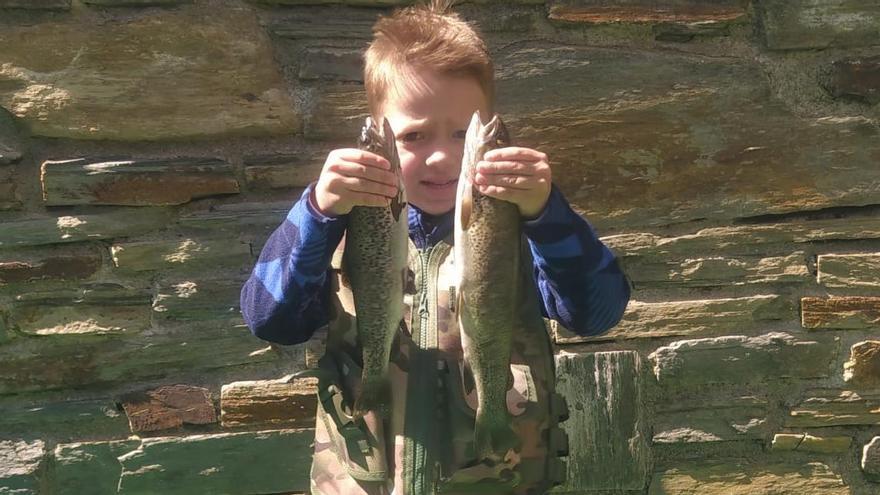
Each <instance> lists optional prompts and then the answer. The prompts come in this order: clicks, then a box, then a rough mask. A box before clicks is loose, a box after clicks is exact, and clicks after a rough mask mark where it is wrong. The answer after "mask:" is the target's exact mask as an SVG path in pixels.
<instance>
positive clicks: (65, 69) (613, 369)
mask: <svg viewBox="0 0 880 495" xmlns="http://www.w3.org/2000/svg"><path fill="white" fill-rule="evenodd" d="M398 3H405V2H396V1H394V0H375V1H370V0H338V1H335V2H329V1H327V2H324V1H318V0H250V1H245V0H190V1H185V0H0V493H2V494H6V493H9V494H12V493H14V494H34V493H39V494H48V495H55V494H78V495H79V494H86V493H95V494H105V493H122V494H126V495H129V494H155V493H163V494H187V495H189V494H193V493H228V494H270V493H275V494H278V493H291V492H305V491H307V490H308V465H309V457H310V449H309V444H310V441H311V438H312V432H311V429H310V428H311V425H312V419H313V410H314V405H315V402H314V400H315V399H314V396H313V390H314V383H313V382H310V381H308V380H291V379H289V378H288V376H289V374H290V373H292V372H294V371H297V370H300V369H303V368H305V367H307V366H310V365H312V364H313V362H314V356H315V354H316V352H320V347H321V343H320V338H316V339H314V341H313V342H312V343H310V344H308V345H305V346H299V347H292V348H285V347H279V346H270V345H268V344H266V343H264V342H261V341H259V340H257V339H255V338H253V337H252V336H251V335H250V334H249V333H248V332H247V330H246V328H245V327H244V325H243V323H242V320H241V317H240V315H239V312H238V307H237V305H238V291H239V287H240V284H241V283H242V281H243V280H244V279H245V278H246V277H247V274H248V272H249V269H250V267H251V266H252V264H253V262H254V261H255V257H256V255H257V254H258V253H259V251H260V248H261V246H262V243H263V242H264V240H265V239H266V237H267V236H268V234H269V233H270V232H271V230H272V229H273V228H274V227H275V226H276V225H277V224H278V223H279V222H280V221H281V219H282V218H283V217H284V215H285V213H286V211H287V209H288V208H289V206H290V204H291V202H292V201H293V200H294V199H295V198H297V197H298V195H299V192H300V191H301V190H302V188H303V187H304V186H305V185H306V184H307V183H308V182H309V181H311V180H313V179H314V178H315V176H316V174H317V173H318V171H319V170H320V166H321V164H322V162H323V157H324V156H325V155H326V153H327V151H329V150H330V149H332V148H334V147H337V146H340V145H346V146H349V145H351V143H352V141H353V139H354V137H355V135H356V132H357V129H358V127H359V124H360V122H361V118H362V117H363V115H364V108H365V102H364V95H363V93H362V87H361V74H360V60H359V55H360V52H361V50H362V49H363V47H364V44H365V43H366V41H367V40H368V39H369V36H370V26H371V25H372V23H373V21H374V20H375V18H376V16H377V15H379V14H381V13H384V12H387V11H388V9H389V8H390V6H392V5H395V4H398ZM459 11H460V12H461V13H462V14H463V15H464V16H465V17H466V18H467V19H469V20H472V21H474V22H476V23H478V24H479V26H480V27H481V28H482V30H483V32H484V33H485V35H486V37H487V39H488V41H489V44H490V46H491V50H492V52H493V55H494V57H495V59H496V62H497V68H498V71H497V72H498V85H499V88H498V94H499V110H500V112H501V113H502V114H503V115H504V117H506V119H507V121H508V122H509V124H510V127H511V129H512V132H513V134H514V136H515V138H516V139H517V140H518V141H519V142H521V143H522V144H524V145H528V146H532V147H537V148H539V149H541V150H544V151H546V152H547V153H548V154H549V155H550V157H551V160H552V162H553V165H554V179H555V181H556V182H557V184H558V185H559V186H560V187H561V188H562V190H563V191H564V192H565V194H566V195H567V197H568V198H570V200H571V201H572V203H573V205H574V206H575V208H576V209H577V210H578V211H579V212H582V213H583V214H584V215H585V216H587V217H588V218H589V219H590V220H591V221H592V222H593V224H594V225H595V226H596V228H597V229H598V231H599V232H600V234H601V235H602V236H603V239H604V240H605V241H606V242H607V243H608V244H609V245H610V246H611V247H612V248H613V249H614V250H615V251H616V252H617V253H618V254H619V255H620V256H621V258H622V260H623V262H624V265H625V268H626V270H627V272H628V274H629V275H630V277H631V279H632V282H633V284H634V288H635V290H634V300H633V302H632V303H631V305H630V307H629V308H628V310H627V313H626V315H625V317H624V319H623V321H622V322H621V323H620V325H618V326H617V327H616V328H615V329H614V330H612V331H611V332H610V333H609V334H607V335H606V336H603V337H601V338H593V339H584V338H580V337H577V336H576V335H573V334H571V333H569V332H567V331H566V330H565V329H563V328H552V329H551V330H552V332H553V337H554V339H555V341H556V342H557V344H558V352H559V355H558V359H557V363H558V372H559V386H560V389H561V390H564V391H565V392H566V394H567V396H568V399H569V405H570V419H569V421H568V422H567V423H566V429H567V430H568V433H569V436H570V455H569V462H568V479H569V481H568V482H567V484H566V485H564V486H563V487H560V489H559V493H569V494H615V495H623V494H651V495H660V494H668V495H673V494H692V493H700V494H706V495H721V494H725V495H727V494H748V495H769V494H780V493H796V494H799V495H805V494H810V495H820V494H821V495H838V494H853V495H867V494H876V493H878V492H880V323H878V320H880V316H878V314H880V290H878V289H880V215H878V213H880V206H878V205H880V175H878V171H880V125H878V122H880V105H878V103H880V4H878V2H877V1H876V0H834V1H820V0H754V1H752V2H749V1H747V0H665V1H652V0H619V1H613V0H568V1H556V0H552V1H546V2H544V1H540V0H521V1H510V2H491V1H473V2H467V3H464V4H463V5H461V6H460V8H459Z"/></svg>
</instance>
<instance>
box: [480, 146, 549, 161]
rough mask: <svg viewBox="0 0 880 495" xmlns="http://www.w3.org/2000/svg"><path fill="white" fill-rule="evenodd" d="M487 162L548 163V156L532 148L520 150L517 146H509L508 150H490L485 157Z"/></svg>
mask: <svg viewBox="0 0 880 495" xmlns="http://www.w3.org/2000/svg"><path fill="white" fill-rule="evenodd" d="M483 160H486V161H534V162H542V161H543V162H548V163H549V160H548V159H547V155H546V154H544V153H541V152H540V151H538V150H533V149H531V148H519V147H516V146H508V147H506V148H496V149H494V150H489V151H487V152H486V154H485V155H483Z"/></svg>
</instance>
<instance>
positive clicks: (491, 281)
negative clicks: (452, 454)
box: [454, 112, 521, 459]
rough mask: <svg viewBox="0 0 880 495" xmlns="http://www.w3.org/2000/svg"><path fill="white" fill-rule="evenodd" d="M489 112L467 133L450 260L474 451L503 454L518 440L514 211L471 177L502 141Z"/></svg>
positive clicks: (477, 118)
mask: <svg viewBox="0 0 880 495" xmlns="http://www.w3.org/2000/svg"><path fill="white" fill-rule="evenodd" d="M508 141H509V138H508V136H507V130H506V129H505V127H504V124H503V123H502V122H501V120H500V119H499V118H498V117H497V116H495V117H494V118H492V120H490V121H489V122H488V123H486V124H483V123H482V121H481V119H480V114H479V112H477V113H475V114H474V116H473V118H472V119H471V124H470V126H469V127H468V131H467V137H466V139H465V149H464V156H463V159H462V168H461V175H460V176H459V180H458V191H457V197H456V206H455V248H454V249H455V265H456V268H457V270H458V289H457V294H458V318H459V325H460V328H461V334H462V346H463V348H464V355H465V360H466V363H467V365H468V366H469V367H470V370H471V372H472V373H473V376H474V382H475V386H476V391H477V400H478V406H477V413H476V423H475V426H474V428H475V430H474V445H475V449H476V454H477V456H478V458H483V459H491V458H495V459H497V458H503V457H504V454H505V452H506V451H507V449H510V448H513V447H515V446H516V444H517V439H516V435H515V433H514V432H513V430H512V429H511V427H510V416H509V413H508V410H507V403H506V395H507V390H508V385H509V380H510V347H511V332H512V330H513V328H515V327H516V324H515V323H516V322H515V321H514V319H515V315H516V314H517V312H516V311H515V307H516V304H517V301H518V292H519V290H520V282H519V274H520V272H519V270H520V235H521V234H520V229H521V226H520V215H519V210H518V208H517V207H516V205H514V204H513V203H510V202H508V201H503V200H500V199H496V198H492V197H489V196H486V195H484V194H481V193H480V192H479V191H478V190H477V188H476V187H474V186H473V184H472V181H473V178H474V175H475V169H476V165H477V162H479V161H480V160H482V158H483V155H484V154H485V153H486V152H487V151H489V150H491V149H494V148H498V147H504V146H507V145H508Z"/></svg>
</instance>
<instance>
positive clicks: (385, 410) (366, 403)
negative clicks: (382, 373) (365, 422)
mask: <svg viewBox="0 0 880 495" xmlns="http://www.w3.org/2000/svg"><path fill="white" fill-rule="evenodd" d="M390 410H391V382H390V381H389V380H388V378H387V377H370V378H367V377H364V381H363V383H362V385H361V395H360V396H359V397H358V398H357V399H356V400H355V401H354V408H353V410H352V416H354V417H355V418H361V417H363V416H364V415H365V414H367V413H368V412H370V411H375V412H376V413H378V414H379V415H380V416H381V417H383V418H386V417H388V414H389V413H390Z"/></svg>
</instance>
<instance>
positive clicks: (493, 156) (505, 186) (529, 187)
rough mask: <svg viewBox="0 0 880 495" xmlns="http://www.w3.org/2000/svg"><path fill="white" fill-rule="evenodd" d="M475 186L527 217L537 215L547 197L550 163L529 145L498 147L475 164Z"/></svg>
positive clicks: (549, 181)
mask: <svg viewBox="0 0 880 495" xmlns="http://www.w3.org/2000/svg"><path fill="white" fill-rule="evenodd" d="M474 184H475V185H476V186H477V189H478V190H479V191H480V192H481V193H483V194H485V195H487V196H492V197H493V198H498V199H503V200H505V201H510V202H511V203H513V204H515V205H516V206H517V207H518V208H519V213H520V215H521V216H522V217H524V218H526V219H532V218H537V216H538V215H540V214H541V212H542V211H543V210H544V206H546V205H547V199H548V198H549V197H550V184H551V175H550V162H549V160H548V159H547V155H545V154H544V153H541V152H540V151H537V150H533V149H530V148H518V147H514V146H511V147H508V148H498V149H494V150H491V151H488V152H487V153H486V154H485V155H484V156H483V160H482V161H480V162H479V163H477V174H476V176H475V177H474Z"/></svg>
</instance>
